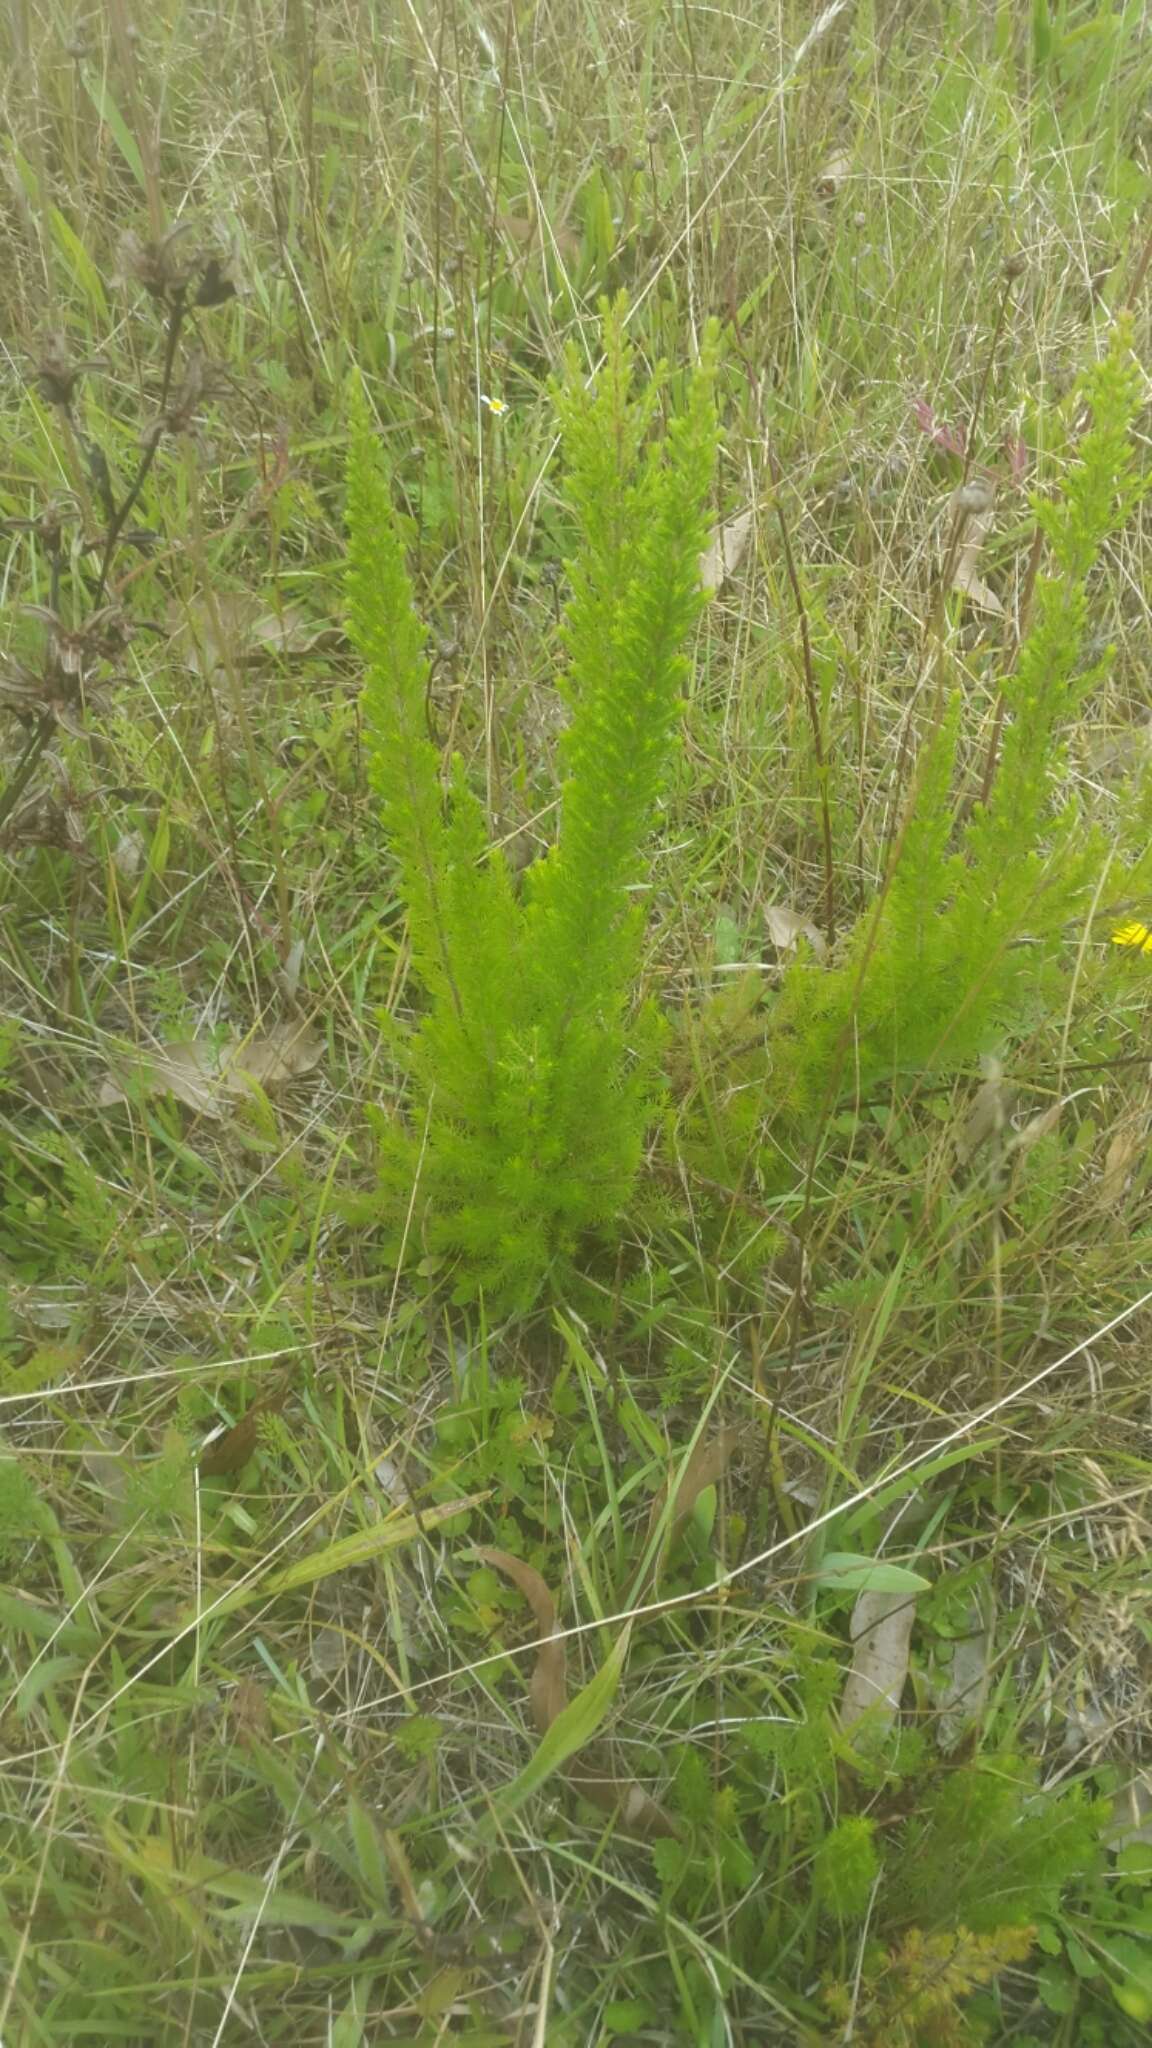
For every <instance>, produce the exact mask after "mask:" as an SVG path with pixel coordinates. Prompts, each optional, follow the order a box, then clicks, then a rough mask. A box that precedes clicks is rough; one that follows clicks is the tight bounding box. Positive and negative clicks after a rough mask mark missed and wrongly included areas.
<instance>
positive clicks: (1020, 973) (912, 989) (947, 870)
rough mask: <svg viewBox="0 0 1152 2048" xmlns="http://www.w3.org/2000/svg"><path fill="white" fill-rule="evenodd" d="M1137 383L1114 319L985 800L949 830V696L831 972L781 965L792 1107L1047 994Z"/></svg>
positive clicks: (1089, 378)
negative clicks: (1070, 741) (1060, 786)
mask: <svg viewBox="0 0 1152 2048" xmlns="http://www.w3.org/2000/svg"><path fill="white" fill-rule="evenodd" d="M1142 390H1143V379H1142V376H1141V373H1140V371H1139V369H1138V367H1137V365H1136V364H1135V362H1134V361H1133V358H1132V356H1131V352H1130V347H1129V339H1128V335H1127V333H1126V331H1125V329H1124V328H1123V327H1122V326H1118V327H1117V330H1116V334H1115V336H1114V339H1113V344H1112V347H1111V349H1110V351H1109V353H1108V355H1107V356H1106V357H1105V358H1104V359H1103V361H1101V362H1100V363H1098V364H1097V365H1096V366H1095V367H1094V368H1093V369H1092V370H1090V371H1089V372H1088V374H1087V375H1086V376H1085V378H1084V379H1083V383H1082V390H1081V395H1082V397H1083V399H1084V401H1085V402H1086V404H1087V405H1088V406H1089V408H1090V413H1091V423H1090V425H1089V426H1088V428H1087V430H1086V432H1085V433H1084V435H1083V436H1082V438H1081V440H1080V443H1079V447H1078V452H1077V459H1076V461H1075V463H1074V464H1073V466H1072V468H1071V469H1070V471H1069V473H1068V475H1067V477H1066V478H1065V479H1064V480H1063V482H1062V484H1061V487H1060V490H1059V492H1058V493H1057V495H1056V496H1055V498H1054V499H1052V500H1051V501H1050V502H1048V503H1043V502H1040V501H1036V503H1035V505H1034V510H1035V515H1036V518H1037V520H1038V521H1039V523H1040V525H1041V527H1042V529H1043V532H1044V535H1045V538H1046V540H1047V543H1048V555H1049V566H1048V568H1047V570H1046V572H1045V573H1043V574H1041V575H1040V576H1039V577H1038V579H1037V583H1036V590H1035V601H1034V606H1033V612H1032V622H1031V625H1030V626H1029V629H1028V632H1027V634H1026V637H1025V639H1024V642H1023V645H1022V647H1021V649H1020V653H1019V658H1018V661H1017V665H1016V669H1015V672H1014V673H1013V674H1012V675H1011V676H1008V677H1006V678H1005V679H1004V681H1003V685H1002V687H1003V692H1004V698H1005V702H1006V708H1007V714H1008V716H1007V721H1006V726H1005V732H1004V739H1003V745H1002V750H1001V756H1000V762H999V767H998V771H997V775H996V780H995V783H994V786H993V788H992V791H991V794H990V796H989V800H988V802H987V804H984V805H977V806H976V808H975V809H974V811H973V813H972V815H971V817H970V819H969V821H968V823H967V825H966V827H965V828H964V829H963V831H962V832H960V833H959V835H958V834H957V833H956V830H955V828H954V819H953V811H952V803H951V789H952V782H953V770H954V763H955V756H956V744H957V734H958V730H959V718H960V710H961V707H960V704H959V702H954V703H952V704H950V705H945V706H944V707H943V708H942V710H941V713H940V716H939V717H938V718H937V719H936V721H935V723H934V726H933V729H932V730H931V731H930V733H929V735H928V737H927V739H926V740H925V742H924V744H923V747H922V750H921V755H920V761H919V764H918V770H917V775H916V778H915V782H914V786H913V790H912V793H911V796H910V799H909V805H908V811H907V816H906V819H905V823H904V828H903V831H902V833H901V835H900V838H899V840H898V843H897V847H896V851H895V856H894V865H893V866H892V868H891V871H890V873H889V876H888V881H887V889H886V893H885V894H884V895H883V897H882V899H881V903H880V907H879V909H878V910H877V909H875V908H874V909H873V910H871V911H869V912H867V913H865V915H864V916H863V917H862V918H861V920H860V922H859V924H858V925H857V927H856V929H855V930H854V931H853V932H852V934H851V935H850V937H849V939H848V940H847V943H846V945H845V947H844V950H843V953H842V956H841V957H840V959H839V960H838V961H837V962H836V964H835V965H834V966H832V967H821V966H819V965H817V964H816V963H815V962H814V961H812V960H811V959H805V960H801V961H798V962H797V964H796V965H795V966H794V967H793V968H792V969H791V970H790V971H789V973H788V975H787V977H786V979H785V983H784V987H783V989H782V992H781V997H780V1000H779V1002H778V1004H777V1006H776V1008H775V1010H774V1012H773V1016H772V1023H771V1029H770V1042H771V1045H772V1050H773V1056H774V1060H773V1065H774V1071H773V1076H772V1082H773V1092H774V1094H775V1097H776V1100H777V1102H779V1103H781V1104H782V1105H784V1106H786V1107H787V1108H789V1109H791V1110H792V1111H793V1112H795V1113H798V1114H799V1115H801V1116H803V1115H805V1114H810V1113H811V1112H813V1111H815V1110H817V1109H819V1107H820V1106H821V1104H822V1103H824V1102H825V1101H826V1100H828V1099H830V1098H834V1097H835V1096H836V1095H837V1094H839V1095H844V1094H851V1093H853V1092H855V1091H856V1089H857V1088H860V1089H862V1090H867V1088H868V1087H869V1086H870V1085H873V1084H874V1083H875V1082H876V1081H877V1080H880V1079H883V1078H885V1077H888V1076H891V1075H893V1074H898V1073H908V1074H921V1073H924V1072H926V1071H930V1070H933V1069H940V1068H944V1069H948V1068H955V1067H957V1066H960V1065H963V1064H965V1063H968V1062H970V1061H972V1060H973V1059H974V1057H975V1056H976V1055H978V1054H979V1053H981V1052H984V1051H986V1050H988V1049H990V1047H991V1045H992V1044H993V1043H994V1042H995V1040H996V1039H997V1038H998V1037H999V1036H1000V1035H1001V1034H1002V1033H1003V1032H1005V1031H1007V1030H1008V1029H1010V1028H1011V1027H1012V1026H1013V1025H1019V1024H1020V1023H1021V1022H1022V1021H1023V1020H1024V1019H1025V1018H1026V1017H1027V1016H1028V1014H1029V1013H1033V1014H1036V1015H1043V1014H1044V1013H1045V1010H1046V1008H1047V1007H1049V1006H1050V1005H1051V1003H1052V1001H1053V999H1054V992H1055V989H1056V987H1057V985H1058V982H1059V977H1060V975H1061V972H1062V968H1063V959H1064V946H1065V940H1066V935H1067V933H1068V929H1069V926H1070V925H1071V924H1072V923H1073V922H1074V921H1075V920H1076V919H1078V918H1079V917H1081V916H1082V915H1083V913H1084V911H1085V909H1086V907H1087V905H1088V903H1089V900H1090V895H1091V890H1092V887H1093V884H1094V882H1095V879H1096V877H1097V876H1098V874H1099V872H1100V866H1101V862H1102V859H1103V855H1104V848H1103V845H1102V842H1101V839H1100V837H1099V835H1096V834H1093V833H1092V832H1090V831H1087V830H1086V829H1085V827H1084V825H1083V823H1082V821H1081V818H1080V815H1079V812H1078V811H1077V810H1076V809H1075V808H1073V807H1072V806H1071V805H1069V806H1067V807H1065V808H1064V809H1058V808H1055V807H1054V804H1053V790H1054V788H1055V786H1056V783H1057V781H1058V778H1059V775H1060V771H1061V766H1062V760H1063V735H1064V733H1065V732H1066V730H1067V727H1068V724H1069V721H1070V720H1071V719H1072V718H1074V716H1075V714H1076V712H1077V710H1078V709H1079V707H1080V706H1081V704H1082V703H1083V702H1084V699H1085V697H1086V696H1087V694H1088V692H1089V691H1090V690H1091V689H1092V688H1093V687H1094V686H1095V684H1096V683H1097V682H1098V680H1099V675H1100V671H1099V669H1098V668H1090V667H1088V666H1086V665H1085V662H1084V644H1085V639H1086V636H1087V625H1088V614H1089V600H1088V591H1087V583H1088V578H1089V575H1090V572H1091V571H1092V569H1093V566H1094V564H1095V563H1096V561H1097V559H1098V557H1099V555H1100V552H1101V550H1102V548H1103V547H1104V545H1105V543H1106V542H1107V541H1108V540H1109V538H1110V537H1111V536H1112V535H1113V534H1114V533H1116V532H1117V531H1118V530H1119V529H1120V527H1121V526H1122V525H1123V524H1124V521H1125V520H1126V519H1127V518H1128V516H1129V514H1130V513H1131V511H1132V509H1133V507H1134V506H1135V504H1136V503H1137V501H1138V499H1139V497H1140V495H1141V494H1142V492H1143V490H1144V489H1145V487H1146V485H1145V480H1144V479H1143V478H1142V477H1141V476H1140V475H1139V473H1138V471H1137V458H1136V449H1135V446H1134V442H1133V438H1132V433H1131V428H1132V423H1133V420H1134V418H1135V415H1136V413H1137V411H1138V409H1139V406H1140V403H1141V398H1142Z"/></svg>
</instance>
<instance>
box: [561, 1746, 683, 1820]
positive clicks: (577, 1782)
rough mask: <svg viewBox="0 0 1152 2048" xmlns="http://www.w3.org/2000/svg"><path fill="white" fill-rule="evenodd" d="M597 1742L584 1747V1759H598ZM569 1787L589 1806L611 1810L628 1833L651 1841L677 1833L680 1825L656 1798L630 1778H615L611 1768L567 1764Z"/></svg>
mask: <svg viewBox="0 0 1152 2048" xmlns="http://www.w3.org/2000/svg"><path fill="white" fill-rule="evenodd" d="M599 1753H600V1746H598V1747H597V1748H595V1749H592V1750H585V1752H584V1756H585V1759H586V1761H587V1762H588V1763H590V1764H595V1763H597V1762H598V1760H599ZM565 1776H566V1777H567V1779H568V1782H569V1784H570V1785H571V1786H572V1789H573V1791H575V1792H578V1793H579V1794H580V1797H581V1798H582V1799H587V1801H588V1802H589V1804H590V1805H591V1806H598V1807H600V1809H601V1810H602V1812H605V1813H614V1814H615V1815H616V1818H617V1820H618V1821H619V1823H620V1826H621V1827H623V1828H626V1829H627V1831H628V1833H629V1834H630V1835H642V1836H643V1837H644V1838H645V1840H647V1841H655V1840H656V1839H657V1838H658V1837H660V1836H662V1835H664V1836H667V1835H678V1834H679V1833H680V1829H679V1827H678V1825H677V1823H676V1821H675V1820H674V1819H673V1817H672V1815H671V1814H670V1813H668V1812H666V1811H665V1809H664V1807H662V1806H661V1805H660V1802H659V1800H657V1799H653V1798H652V1795H651V1793H649V1792H645V1790H644V1787H643V1786H642V1785H638V1784H637V1783H636V1780H635V1779H634V1778H618V1777H617V1776H616V1774H615V1772H614V1771H612V1770H611V1769H610V1768H608V1767H605V1769H603V1770H599V1769H589V1768H584V1769H581V1768H580V1766H579V1765H578V1764H574V1765H570V1766H569V1768H568V1770H567V1771H566V1772H565Z"/></svg>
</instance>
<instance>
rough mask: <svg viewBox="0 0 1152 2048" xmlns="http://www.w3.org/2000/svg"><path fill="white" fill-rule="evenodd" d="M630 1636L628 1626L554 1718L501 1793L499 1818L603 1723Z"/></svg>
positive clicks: (566, 1759) (630, 1628)
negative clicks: (593, 1671) (522, 1767)
mask: <svg viewBox="0 0 1152 2048" xmlns="http://www.w3.org/2000/svg"><path fill="white" fill-rule="evenodd" d="M631 1633H632V1627H631V1623H627V1624H626V1625H625V1627H624V1628H623V1629H622V1630H621V1632H620V1634H619V1636H618V1637H617V1639H616V1641H615V1642H614V1643H613V1645H612V1648H611V1650H610V1651H609V1652H608V1655H607V1657H606V1658H605V1659H604V1662H603V1664H602V1665H601V1666H600V1669H599V1671H597V1672H596V1674H595V1676H594V1677H592V1678H590V1679H589V1681H588V1683H587V1685H586V1686H584V1687H583V1689H582V1690H581V1691H580V1692H578V1693H577V1694H576V1697H575V1699H573V1700H569V1702H568V1705H567V1706H566V1707H564V1708H563V1709H562V1711H561V1712H560V1713H559V1714H557V1716H556V1719H555V1720H554V1721H553V1723H552V1726H551V1727H550V1728H549V1730H548V1732H547V1734H546V1735H544V1736H543V1737H542V1738H541V1741H540V1745H539V1747H538V1749H537V1751H536V1754H535V1756H533V1757H532V1758H531V1759H530V1760H529V1762H528V1763H526V1764H525V1766H524V1769H523V1770H522V1771H521V1772H520V1773H519V1775H518V1776H517V1777H515V1778H513V1780H512V1783H511V1784H510V1785H509V1786H508V1787H507V1789H506V1790H505V1791H504V1792H502V1793H501V1795H500V1799H499V1802H498V1803H499V1808H500V1812H501V1814H502V1815H503V1814H508V1813H511V1812H512V1811H513V1810H514V1809H515V1808H516V1807H517V1806H520V1805H522V1804H523V1802H524V1800H525V1799H529V1798H531V1796H532V1794H533V1793H534V1792H538V1791H539V1789H540V1787H541V1785H543V1784H544V1783H545V1781H546V1780H547V1779H548V1778H550V1777H552V1776H553V1774H554V1773H555V1772H556V1771H558V1770H559V1769H560V1768H561V1766H562V1765H563V1764H566V1763H567V1761H568V1759H569V1757H572V1756H575V1755H576V1752H577V1750H581V1749H583V1748H584V1747H585V1745H586V1744H587V1743H589V1742H591V1740H592V1737H593V1736H594V1735H595V1734H596V1732H597V1730H598V1729H599V1728H600V1726H601V1724H602V1723H603V1720H604V1717H605V1715H606V1714H607V1712H608V1709H609V1707H610V1706H611V1705H612V1702H613V1700H614V1699H615V1697H616V1689H617V1687H618V1686H619V1683H620V1674H621V1672H622V1671H623V1669H624V1663H625V1659H626V1658H627V1655H628V1641H629V1637H630V1636H631Z"/></svg>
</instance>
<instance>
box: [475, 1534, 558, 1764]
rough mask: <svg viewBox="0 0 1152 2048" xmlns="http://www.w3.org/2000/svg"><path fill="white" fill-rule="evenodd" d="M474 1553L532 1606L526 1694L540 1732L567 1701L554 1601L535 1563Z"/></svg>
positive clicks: (485, 1549) (486, 1550) (484, 1549)
mask: <svg viewBox="0 0 1152 2048" xmlns="http://www.w3.org/2000/svg"><path fill="white" fill-rule="evenodd" d="M476 1556H477V1557H478V1558H479V1559H480V1561H481V1563H482V1564H489V1565H491V1566H492V1568H493V1570H494V1571H498V1572H503V1573H504V1575H505V1577H506V1578H509V1579H511V1581H512V1583H513V1585H514V1586H517V1587H519V1589H520V1591H521V1593H523V1595H524V1598H525V1599H526V1601H527V1602H528V1605H529V1607H530V1608H531V1609H532V1614H533V1617H534V1619H535V1622H536V1626H537V1628H538V1629H539V1631H540V1639H539V1646H538V1648H537V1651H536V1666H535V1669H534V1670H533V1673H532V1679H531V1683H530V1684H529V1687H528V1696H529V1698H530V1700H531V1702H532V1716H533V1719H534V1721H535V1723H536V1726H537V1728H538V1729H539V1730H540V1733H541V1735H544V1734H546V1733H547V1731H548V1729H549V1728H550V1727H551V1726H552V1723H553V1721H554V1720H555V1719H556V1716H557V1714H559V1713H560V1712H561V1711H562V1709H563V1708H564V1707H565V1706H566V1705H567V1703H568V1670H567V1657H566V1653H565V1648H564V1641H563V1638H562V1637H560V1638H558V1637H557V1630H556V1602H555V1600H554V1599H553V1598H552V1595H551V1593H550V1592H549V1590H548V1587H547V1586H546V1585H545V1583H544V1580H543V1579H542V1578H541V1576H540V1574H539V1572H538V1571H537V1570H536V1568H535V1566H534V1565H530V1564H525V1562H524V1560H523V1558H521V1557H513V1555H512V1553H511V1551H510V1550H494V1549H492V1548H491V1547H490V1546H488V1545H486V1544H484V1545H478V1546H477V1549H476Z"/></svg>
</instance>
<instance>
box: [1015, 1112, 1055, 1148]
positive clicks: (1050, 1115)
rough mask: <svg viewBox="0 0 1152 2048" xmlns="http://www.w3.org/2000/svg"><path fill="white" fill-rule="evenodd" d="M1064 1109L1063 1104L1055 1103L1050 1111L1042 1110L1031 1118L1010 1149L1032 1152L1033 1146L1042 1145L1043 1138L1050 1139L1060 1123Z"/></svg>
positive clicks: (1017, 1133)
mask: <svg viewBox="0 0 1152 2048" xmlns="http://www.w3.org/2000/svg"><path fill="white" fill-rule="evenodd" d="M1063 1108H1064V1104H1063V1103H1062V1102H1053V1103H1052V1104H1051V1106H1050V1107H1049V1108H1048V1109H1042V1110H1040V1111H1039V1112H1038V1113H1037V1115H1036V1116H1031V1117H1029V1119H1028V1121H1027V1123H1026V1124H1025V1125H1024V1128H1023V1130H1020V1131H1017V1132H1016V1134H1015V1136H1014V1137H1013V1139H1012V1143H1011V1146H1010V1148H1009V1149H1010V1150H1011V1151H1013V1152H1030V1151H1031V1150H1032V1147H1033V1145H1038V1144H1039V1143H1040V1140H1041V1138H1047V1137H1050V1136H1051V1134H1052V1132H1053V1131H1054V1130H1055V1129H1056V1126H1057V1124H1058V1123H1059V1122H1060V1116H1061V1112H1062V1111H1063Z"/></svg>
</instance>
